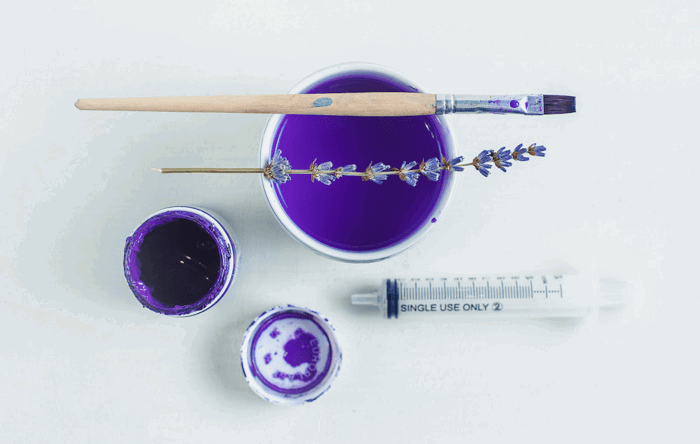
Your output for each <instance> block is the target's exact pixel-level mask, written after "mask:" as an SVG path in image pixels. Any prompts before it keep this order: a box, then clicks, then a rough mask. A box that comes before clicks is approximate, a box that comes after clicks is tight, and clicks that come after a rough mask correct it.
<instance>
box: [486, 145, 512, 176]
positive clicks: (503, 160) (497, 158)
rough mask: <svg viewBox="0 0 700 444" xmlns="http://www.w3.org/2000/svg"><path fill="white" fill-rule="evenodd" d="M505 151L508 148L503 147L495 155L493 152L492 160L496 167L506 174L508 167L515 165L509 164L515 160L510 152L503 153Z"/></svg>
mask: <svg viewBox="0 0 700 444" xmlns="http://www.w3.org/2000/svg"><path fill="white" fill-rule="evenodd" d="M505 149H506V147H502V148H501V149H499V150H498V151H497V152H495V153H494V152H493V151H491V158H492V159H493V163H494V164H495V165H496V168H499V169H500V170H501V171H503V172H504V173H505V172H506V167H509V166H511V165H513V164H512V163H510V162H508V161H509V160H510V159H512V158H513V157H512V156H511V155H510V150H506V151H503V150H505Z"/></svg>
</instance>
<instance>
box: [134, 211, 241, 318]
mask: <svg viewBox="0 0 700 444" xmlns="http://www.w3.org/2000/svg"><path fill="white" fill-rule="evenodd" d="M237 253H238V252H237V251H236V246H235V244H234V243H233V241H232V240H231V237H230V235H229V233H228V232H227V231H226V230H225V229H224V227H223V226H222V225H220V223H219V222H218V221H217V220H216V219H214V218H213V217H212V216H211V215H210V214H208V213H206V212H203V211H201V210H198V209H194V208H188V207H176V208H167V209H165V210H161V211H159V212H157V213H155V214H153V215H151V216H150V217H149V218H148V219H146V221H144V222H143V223H142V224H141V225H139V227H137V228H136V230H134V233H133V234H132V235H131V236H129V237H128V238H127V241H126V246H125V248H124V274H125V277H126V280H127V283H128V284H129V287H130V288H131V291H132V293H133V294H134V296H136V298H137V299H138V300H139V302H141V304H142V305H143V306H144V307H146V308H149V309H150V310H153V311H155V312H157V313H162V314H166V315H178V316H188V315H194V314H198V313H201V312H202V311H204V310H206V309H208V308H210V307H211V306H213V305H214V304H215V303H216V302H218V301H219V299H220V298H221V297H222V296H223V294H224V293H225V292H226V290H227V289H228V287H229V286H230V284H231V282H232V280H233V275H234V272H235V271H236V270H235V268H236V266H237V258H238V254H237Z"/></svg>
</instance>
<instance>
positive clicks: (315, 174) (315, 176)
mask: <svg viewBox="0 0 700 444" xmlns="http://www.w3.org/2000/svg"><path fill="white" fill-rule="evenodd" d="M331 168H333V162H323V163H322V164H321V165H316V159H314V161H313V162H311V166H310V167H309V171H310V172H311V182H313V181H314V180H318V181H319V182H321V183H322V184H324V185H330V184H331V183H332V182H333V181H334V180H335V176H334V175H333V173H322V172H321V171H329V170H330V169H331Z"/></svg>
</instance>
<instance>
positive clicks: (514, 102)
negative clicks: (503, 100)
mask: <svg viewBox="0 0 700 444" xmlns="http://www.w3.org/2000/svg"><path fill="white" fill-rule="evenodd" d="M519 106H520V103H518V101H517V100H511V101H510V107H511V108H517V107H519Z"/></svg>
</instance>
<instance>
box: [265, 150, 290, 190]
mask: <svg viewBox="0 0 700 444" xmlns="http://www.w3.org/2000/svg"><path fill="white" fill-rule="evenodd" d="M290 169H291V166H290V165H289V161H288V160H287V159H286V158H284V157H282V151H281V150H279V149H276V150H275V155H274V156H272V162H270V163H269V164H268V165H267V166H266V167H265V169H264V171H263V174H264V175H265V178H266V179H269V180H272V181H274V182H277V183H278V184H282V183H285V182H287V181H288V180H291V178H290V177H289V173H287V170H290Z"/></svg>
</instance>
